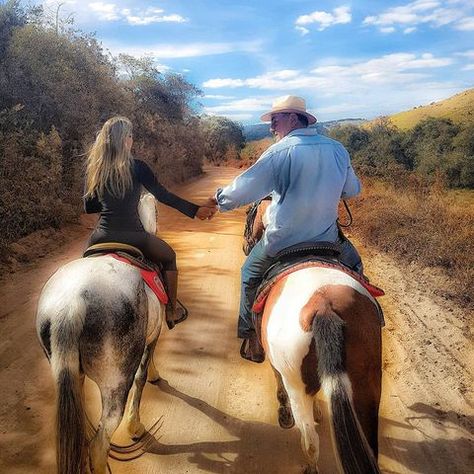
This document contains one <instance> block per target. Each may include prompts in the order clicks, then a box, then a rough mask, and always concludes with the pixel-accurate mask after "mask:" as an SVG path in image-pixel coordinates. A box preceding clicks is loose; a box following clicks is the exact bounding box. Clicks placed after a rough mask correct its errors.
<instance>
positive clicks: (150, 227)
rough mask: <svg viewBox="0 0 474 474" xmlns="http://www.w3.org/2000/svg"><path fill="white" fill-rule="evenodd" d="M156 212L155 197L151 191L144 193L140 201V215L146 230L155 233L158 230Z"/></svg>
mask: <svg viewBox="0 0 474 474" xmlns="http://www.w3.org/2000/svg"><path fill="white" fill-rule="evenodd" d="M156 214H157V213H156V206H155V197H154V196H153V195H152V194H151V193H149V192H144V193H142V195H141V197H140V201H139V203H138V216H139V217H140V221H141V223H142V225H143V228H144V229H145V231H146V232H148V233H149V234H153V235H154V234H156V231H157V230H158V229H157V223H156Z"/></svg>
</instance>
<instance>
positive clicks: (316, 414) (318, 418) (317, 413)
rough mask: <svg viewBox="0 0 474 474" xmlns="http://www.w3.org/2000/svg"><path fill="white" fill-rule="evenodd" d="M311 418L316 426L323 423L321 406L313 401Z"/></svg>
mask: <svg viewBox="0 0 474 474" xmlns="http://www.w3.org/2000/svg"><path fill="white" fill-rule="evenodd" d="M313 418H314V421H315V422H316V423H318V424H321V422H322V421H323V412H322V411H321V406H320V405H319V403H318V402H317V401H315V402H314V405H313Z"/></svg>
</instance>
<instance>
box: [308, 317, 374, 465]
mask: <svg viewBox="0 0 474 474" xmlns="http://www.w3.org/2000/svg"><path fill="white" fill-rule="evenodd" d="M313 336H314V339H315V343H316V344H315V345H316V353H317V359H318V374H319V379H320V381H321V385H322V388H323V391H324V393H325V394H326V397H327V398H328V400H329V408H330V416H331V433H332V436H333V439H334V441H335V445H336V449H337V453H338V460H339V463H340V466H341V468H342V471H343V472H344V473H345V474H372V473H380V471H379V468H378V466H377V461H376V460H375V457H374V455H373V453H372V450H371V448H370V446H369V443H368V442H367V440H366V438H365V435H364V432H363V431H362V427H361V426H360V423H359V421H358V419H357V416H356V414H355V411H354V407H353V403H352V388H351V383H350V380H349V378H348V376H347V374H346V368H345V347H344V321H343V320H342V319H341V318H339V316H338V315H337V314H336V313H333V312H327V313H326V314H318V315H316V317H315V318H314V320H313Z"/></svg>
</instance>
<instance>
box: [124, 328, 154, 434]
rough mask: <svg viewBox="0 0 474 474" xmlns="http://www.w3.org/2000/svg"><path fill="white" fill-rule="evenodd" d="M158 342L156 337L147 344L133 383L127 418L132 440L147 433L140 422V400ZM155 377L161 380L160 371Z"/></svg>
mask: <svg viewBox="0 0 474 474" xmlns="http://www.w3.org/2000/svg"><path fill="white" fill-rule="evenodd" d="M157 341H158V337H156V339H155V340H154V341H152V342H151V343H150V344H147V345H146V346H145V350H144V352H143V356H142V359H141V361H140V365H139V366H138V369H137V372H136V374H135V378H134V381H133V389H132V396H131V399H130V403H129V405H128V410H127V418H126V419H127V429H128V433H129V434H130V437H131V438H132V439H138V438H140V437H141V436H142V435H143V433H144V432H145V426H144V425H143V423H142V422H141V421H140V400H141V398H142V392H143V387H144V386H145V382H146V378H147V372H148V367H149V365H150V363H151V364H153V352H154V350H155V346H156V343H157ZM155 371H156V368H155ZM154 376H155V377H156V376H157V378H158V380H159V377H160V376H159V374H158V371H156V374H154ZM154 381H157V379H156V378H155V379H154Z"/></svg>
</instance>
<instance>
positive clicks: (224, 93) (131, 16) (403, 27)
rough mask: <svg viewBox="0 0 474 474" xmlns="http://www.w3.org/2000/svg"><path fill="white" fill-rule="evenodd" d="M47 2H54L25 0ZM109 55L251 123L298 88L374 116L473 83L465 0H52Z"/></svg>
mask: <svg viewBox="0 0 474 474" xmlns="http://www.w3.org/2000/svg"><path fill="white" fill-rule="evenodd" d="M33 3H43V4H44V5H45V6H46V8H48V9H49V10H53V11H54V10H55V9H56V6H57V5H58V3H59V2H58V1H50V0H48V1H43V2H42V1H36V2H35V1H33ZM61 3H63V5H62V6H61V8H60V12H61V16H62V17H66V16H67V15H68V14H69V13H72V14H73V16H74V19H75V24H76V26H77V27H78V28H80V29H81V30H82V31H86V32H96V35H97V39H98V40H99V41H100V42H102V44H103V46H104V47H105V48H106V49H108V50H109V51H110V52H111V53H112V54H114V55H118V54H119V53H127V54H132V55H134V56H138V57H140V56H144V55H146V56H151V57H153V58H154V59H155V61H156V64H157V65H158V67H159V69H160V70H162V71H173V72H177V73H180V74H183V75H184V76H185V78H186V79H187V80H188V81H190V82H191V83H193V84H195V85H196V86H198V87H199V88H200V89H201V90H202V91H203V93H204V95H203V97H202V98H201V99H200V103H201V104H202V108H201V109H199V112H200V113H207V114H210V115H224V116H227V117H229V118H232V119H234V120H238V121H240V122H242V123H244V124H245V123H256V122H258V121H259V116H260V115H261V114H262V113H264V112H266V111H267V110H269V108H270V106H271V103H272V101H273V99H274V98H276V97H279V96H282V95H287V94H294V95H300V96H302V97H304V98H305V99H306V101H307V106H308V109H309V110H310V111H311V112H312V113H314V114H315V115H316V117H318V119H319V120H320V121H326V120H333V119H342V118H349V117H353V118H357V117H362V118H368V119H370V118H374V117H376V116H379V115H384V114H390V113H394V112H398V111H401V110H406V109H410V108H412V107H414V106H418V105H422V104H428V103H430V102H432V101H437V100H440V99H443V98H446V97H449V96H451V95H453V94H456V93H457V92H460V91H462V90H464V89H467V88H471V87H474V80H473V79H474V0H445V1H438V0H416V1H411V2H410V1H404V0H402V1H391V2H388V1H377V0H362V1H357V2H355V1H353V2H350V1H349V2H347V1H315V0H312V1H306V0H279V1H278V0H272V1H268V0H252V1H251V0H247V1H244V0H188V1H181V0H173V1H171V0H158V1H141V0H105V1H103V2H100V1H92V2H90V1H88V0H61Z"/></svg>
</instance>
